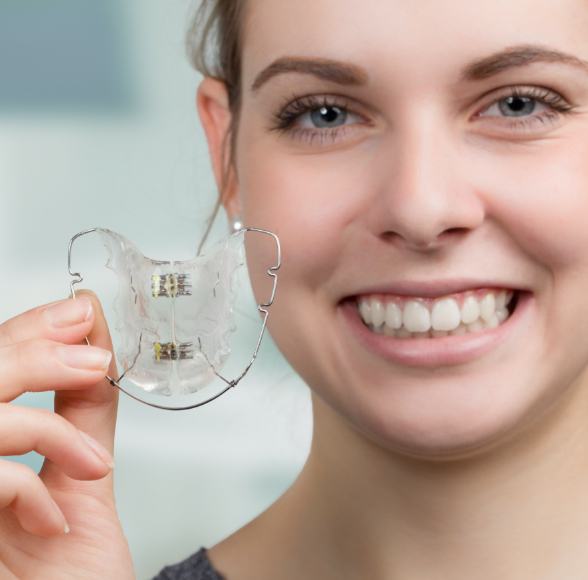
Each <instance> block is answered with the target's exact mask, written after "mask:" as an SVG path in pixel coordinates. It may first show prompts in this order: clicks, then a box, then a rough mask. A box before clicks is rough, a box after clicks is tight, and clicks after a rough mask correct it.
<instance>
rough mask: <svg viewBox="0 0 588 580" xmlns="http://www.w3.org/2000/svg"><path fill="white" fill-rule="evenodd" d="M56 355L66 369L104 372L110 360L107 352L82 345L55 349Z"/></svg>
mask: <svg viewBox="0 0 588 580" xmlns="http://www.w3.org/2000/svg"><path fill="white" fill-rule="evenodd" d="M57 355H58V357H59V358H60V359H61V362H63V363H64V364H66V365H67V366H68V367H71V368H74V369H80V370H92V371H104V370H106V369H107V368H108V366H109V365H110V360H111V359H112V353H111V352H110V351H109V350H104V349H103V348H98V347H97V346H86V345H83V344H79V345H78V344H74V345H70V346H60V347H58V348H57Z"/></svg>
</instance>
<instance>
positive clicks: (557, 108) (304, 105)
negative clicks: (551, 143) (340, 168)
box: [270, 87, 575, 145]
mask: <svg viewBox="0 0 588 580" xmlns="http://www.w3.org/2000/svg"><path fill="white" fill-rule="evenodd" d="M508 98H530V99H532V100H534V101H537V102H538V103H540V104H542V105H546V106H548V107H549V108H550V109H551V110H550V111H545V112H544V113H543V114H542V115H530V116H527V117H521V118H520V119H516V118H512V119H513V120H512V121H510V122H509V123H508V128H509V129H517V130H520V129H526V128H528V127H529V126H530V125H532V124H535V123H536V122H541V123H543V124H544V123H545V122H546V121H555V120H557V119H558V118H559V117H560V116H562V115H567V114H570V113H571V112H572V111H573V110H574V109H575V107H574V106H572V105H570V104H569V103H568V102H567V101H566V100H565V99H564V98H563V97H562V96H561V95H559V94H558V93H556V92H554V91H551V90H549V89H545V88H542V87H513V88H511V89H510V92H509V93H508V94H506V95H503V96H501V97H500V98H497V99H495V100H494V101H493V102H492V103H490V104H489V105H488V106H487V107H485V108H484V109H483V111H481V112H480V113H477V114H476V115H475V116H476V117H478V118H479V117H480V115H481V114H483V113H485V112H486V111H487V110H489V109H490V108H491V107H492V106H493V105H495V104H498V103H500V102H501V101H504V100H505V99H508ZM321 107H327V108H331V107H336V108H337V109H341V110H342V111H344V112H347V113H351V114H354V115H357V116H362V115H359V114H358V113H354V112H353V110H352V108H351V107H350V106H349V104H348V101H347V100H346V99H344V98H341V97H331V96H327V95H321V96H317V95H308V96H303V97H297V98H294V99H293V100H292V101H290V102H289V103H288V104H286V106H284V107H283V108H281V109H280V110H279V111H278V112H277V113H276V114H274V115H273V122H272V126H271V127H270V129H271V130H272V131H277V132H278V133H281V134H286V133H290V134H291V136H292V138H295V139H297V138H298V139H303V140H306V141H308V142H309V143H311V144H312V143H314V141H315V140H317V139H318V140H319V141H320V144H322V145H324V144H325V143H326V142H327V141H330V142H331V143H334V142H336V141H337V140H338V139H340V138H341V137H342V134H345V132H346V131H347V130H348V128H349V125H342V126H339V127H333V128H323V129H319V128H315V129H308V128H301V127H294V123H295V122H296V121H297V120H298V119H299V118H300V117H301V116H302V115H304V114H306V113H309V112H312V111H315V110H317V109H320V108H321ZM497 117H498V118H502V119H508V117H500V116H497ZM490 118H493V117H490Z"/></svg>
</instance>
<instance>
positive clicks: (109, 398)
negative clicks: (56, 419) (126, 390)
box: [44, 290, 118, 471]
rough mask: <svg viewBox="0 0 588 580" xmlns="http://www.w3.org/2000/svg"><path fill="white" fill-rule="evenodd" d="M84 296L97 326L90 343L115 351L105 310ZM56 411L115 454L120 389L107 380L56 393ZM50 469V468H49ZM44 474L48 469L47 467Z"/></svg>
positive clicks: (113, 368)
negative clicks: (92, 309) (89, 303)
mask: <svg viewBox="0 0 588 580" xmlns="http://www.w3.org/2000/svg"><path fill="white" fill-rule="evenodd" d="M81 294H84V295H86V296H88V297H89V298H90V300H91V301H92V306H93V307H94V313H95V323H94V327H93V328H92V331H91V333H90V334H89V335H88V341H89V342H90V344H91V345H92V346H98V347H100V348H104V349H107V350H110V351H111V352H112V341H111V338H110V332H109V331H108V325H107V323H106V319H105V318H104V311H103V310H102V306H101V304H100V301H99V300H98V298H97V296H96V295H95V294H94V293H93V292H90V291H87V290H81V291H78V292H77V295H81ZM108 374H109V376H111V377H116V376H117V368H116V362H115V360H114V357H113V358H112V362H111V363H110V368H109V370H108ZM54 407H55V412H56V413H58V414H59V415H61V416H62V417H64V418H65V419H67V421H69V422H70V423H72V424H73V425H74V426H75V427H77V428H78V429H80V430H81V431H85V432H86V433H87V434H88V435H90V437H92V438H94V439H96V441H98V443H100V444H101V445H102V446H103V447H105V448H106V449H107V451H108V452H109V453H110V454H111V455H112V453H113V450H114V432H115V427H116V414H117V408H118V389H117V388H116V387H113V386H112V385H111V384H110V383H109V382H108V380H107V379H106V378H105V379H103V380H101V381H100V382H99V383H98V384H96V385H94V386H91V387H88V388H83V389H77V390H67V391H66V390H57V391H55V401H54ZM46 467H47V468H50V467H49V466H46ZM44 471H45V468H44Z"/></svg>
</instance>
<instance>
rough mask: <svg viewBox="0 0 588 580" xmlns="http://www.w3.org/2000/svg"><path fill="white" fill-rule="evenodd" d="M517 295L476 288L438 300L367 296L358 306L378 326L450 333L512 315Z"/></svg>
mask: <svg viewBox="0 0 588 580" xmlns="http://www.w3.org/2000/svg"><path fill="white" fill-rule="evenodd" d="M513 295H514V293H513V292H512V291H508V290H500V291H497V290H476V291H473V292H466V293H463V294H460V295H458V296H455V297H451V298H449V297H445V298H440V299H437V300H432V299H423V298H417V299H409V300H407V299H406V298H400V297H392V296H390V297H382V296H364V297H361V298H359V300H358V305H359V312H360V315H361V318H362V319H363V321H364V322H365V323H366V324H369V325H371V326H373V327H375V328H378V327H381V326H383V325H385V326H386V327H388V328H389V329H392V330H399V329H401V328H403V329H405V330H406V331H408V332H419V333H420V332H428V331H429V330H434V331H445V332H449V331H453V330H456V329H457V328H458V327H459V326H460V325H461V324H464V325H468V326H469V325H475V324H476V323H479V322H484V323H486V325H488V324H490V325H492V326H494V325H498V324H499V323H500V322H502V321H504V320H505V319H506V318H507V317H508V311H507V309H506V307H507V305H508V303H509V302H510V301H511V299H512V297H513Z"/></svg>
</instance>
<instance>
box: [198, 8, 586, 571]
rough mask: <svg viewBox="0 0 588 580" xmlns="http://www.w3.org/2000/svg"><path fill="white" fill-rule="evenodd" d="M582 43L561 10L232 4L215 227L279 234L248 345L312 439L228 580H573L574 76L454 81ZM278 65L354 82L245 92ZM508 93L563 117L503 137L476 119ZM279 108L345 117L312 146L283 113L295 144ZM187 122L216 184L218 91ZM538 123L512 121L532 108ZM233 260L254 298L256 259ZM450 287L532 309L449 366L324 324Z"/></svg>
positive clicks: (226, 567)
mask: <svg viewBox="0 0 588 580" xmlns="http://www.w3.org/2000/svg"><path fill="white" fill-rule="evenodd" d="M374 15H377V18H374ZM293 23H294V24H296V25H294V24H293ZM298 24H299V25H298ZM587 29H588V10H587V8H586V5H585V3H584V2H580V1H571V0H564V1H563V2H561V1H558V2H555V1H554V0H544V1H539V2H537V1H531V0H516V1H515V2H512V1H509V2H506V1H502V0H498V1H496V2H486V3H471V2H466V1H464V0H448V1H445V2H433V1H425V2H416V3H415V2H412V3H409V2H399V1H398V2H397V1H391V0H386V1H384V0H366V1H365V2H362V3H361V9H358V7H357V3H356V2H353V1H352V0H336V1H335V0H299V1H297V2H287V1H285V0H284V1H279V2H278V1H276V0H255V1H253V0H252V1H251V2H249V3H248V5H247V11H246V18H245V22H244V40H243V53H242V57H243V98H242V103H241V110H240V115H239V123H238V127H237V141H236V143H237V144H236V157H235V160H234V163H233V164H232V165H231V167H230V172H231V173H230V179H229V185H228V188H227V190H226V195H225V198H224V199H225V208H226V209H227V212H228V214H229V215H230V216H240V217H241V219H242V221H243V222H244V223H245V224H247V225H252V226H255V227H262V228H267V229H270V230H272V231H274V232H276V233H277V234H278V235H279V236H280V239H281V242H282V247H283V267H282V270H281V271H280V281H279V290H278V299H277V302H276V304H275V305H274V307H273V310H272V315H271V317H270V324H269V328H270V331H271V333H272V336H273V337H274V339H275V341H276V343H277V344H278V346H279V348H280V349H281V351H282V352H283V353H284V355H285V356H286V358H287V359H288V360H289V361H290V363H291V364H292V365H293V367H294V368H295V369H296V370H297V372H299V374H300V375H301V377H302V378H303V379H304V380H305V381H306V382H307V383H308V385H309V386H310V387H311V389H312V399H313V409H314V411H313V412H314V434H313V442H312V448H311V453H310V456H309V459H308V461H307V463H306V465H305V466H304V469H303V471H302V473H301V475H300V476H299V478H298V479H297V480H296V482H295V483H294V484H293V485H292V487H291V488H290V489H289V490H288V491H287V492H286V493H285V494H284V496H282V498H280V500H278V501H277V502H276V503H275V504H274V505H272V506H271V507H270V508H269V509H268V510H267V511H266V512H264V513H263V514H262V515H261V516H259V517H258V518H256V519H255V520H254V521H253V522H251V523H250V524H249V525H247V526H245V527H244V528H243V529H241V530H239V531H238V532H236V533H235V534H234V535H232V536H231V537H229V538H228V539H226V540H225V541H223V542H221V543H220V544H218V545H216V546H214V547H213V548H212V549H211V550H210V557H211V560H212V561H213V563H214V564H215V566H216V567H217V568H218V569H219V570H220V571H221V572H222V573H224V574H225V575H226V576H227V577H228V578H231V579H232V578H235V579H239V580H248V579H253V578H257V579H259V578H273V579H275V578H280V579H284V580H285V579H292V580H293V579H295V578H296V579H299V578H309V579H315V578H316V579H317V580H318V578H321V579H331V578H332V579H333V580H334V579H338V580H341V579H347V578H349V579H352V578H354V579H355V578H370V579H374V580H379V579H382V580H384V579H386V580H389V579H394V580H397V579H398V580H404V579H410V580H431V579H446V578H451V579H452V580H466V579H471V578H476V579H480V580H486V579H487V580H490V579H496V578H501V579H513V580H514V579H520V578H538V579H539V578H540V579H545V580H548V579H549V580H551V579H553V580H555V579H561V578H566V580H568V579H569V580H575V579H578V580H579V579H581V578H586V577H588V560H587V559H586V551H585V538H586V537H587V534H588V499H587V496H586V489H587V488H588V448H587V444H588V432H587V430H588V421H587V420H586V416H587V414H586V411H587V410H588V393H587V391H586V389H587V387H588V385H587V384H586V381H587V378H586V365H587V362H588V341H585V340H584V339H583V338H584V337H583V331H582V329H583V328H585V327H586V323H588V303H587V302H586V300H585V295H586V294H585V292H586V291H585V289H586V287H588V255H587V254H586V248H587V247H588V229H587V228H586V227H585V217H584V216H585V215H587V213H588V196H587V195H586V191H587V190H588V166H587V165H586V161H585V160H586V159H587V158H588V139H586V136H587V135H588V114H587V113H588V73H586V72H585V71H580V69H579V68H575V67H572V66H569V65H563V64H556V63H549V64H545V63H543V64H533V65H530V66H527V67H518V68H515V69H510V70H505V71H503V72H501V73H500V74H498V75H496V76H492V77H491V78H487V79H485V80H481V81H475V82H473V81H471V82H464V81H460V80H459V72H460V70H461V69H462V68H463V67H464V66H466V65H467V64H469V63H470V62H472V61H473V60H477V59H480V58H483V57H486V56H488V55H490V54H492V53H495V52H497V51H500V50H503V49H505V48H507V47H511V46H514V45H520V44H541V45H543V46H548V47H551V48H554V49H557V50H560V51H564V52H566V53H570V54H572V55H575V56H577V57H579V58H583V59H587V58H588V40H586V34H585V31H586V30H587ZM253 31H254V33H253ZM287 55H288V56H299V57H320V58H330V59H337V60H339V61H345V62H347V63H352V64H354V65H358V66H360V67H362V68H363V69H364V70H365V71H366V72H367V75H368V77H369V81H368V84H367V85H365V86H340V85H338V84H335V83H334V82H332V81H326V80H322V79H317V78H315V77H314V76H312V75H309V74H301V73H288V74H282V75H280V76H278V77H275V78H273V79H272V80H270V81H268V82H267V84H265V85H264V86H263V87H262V88H260V90H259V91H257V92H254V91H252V90H250V87H251V84H252V83H253V81H254V79H255V78H256V76H257V75H258V73H259V72H260V71H261V70H263V69H264V68H265V67H266V66H268V65H269V64H270V63H271V62H272V61H274V60H275V59H276V58H278V57H282V56H287ZM521 86H524V87H545V88H547V89H549V91H550V92H552V93H553V92H555V93H557V94H558V95H560V96H561V97H563V98H564V99H565V101H566V102H567V103H569V104H571V105H573V112H572V113H568V114H566V115H564V114H562V113H559V114H558V115H556V118H555V119H554V120H552V121H551V122H540V121H539V122H535V123H529V124H528V125H527V126H526V128H523V129H522V128H521V127H520V125H519V126H514V125H512V124H511V123H512V120H513V119H512V118H509V117H507V116H505V115H506V113H504V112H501V111H500V110H499V108H498V105H497V103H498V102H499V101H501V100H503V99H504V98H505V97H507V96H509V95H510V92H509V89H511V88H512V87H521ZM300 95H319V96H320V95H331V96H332V95H338V96H339V97H344V98H345V101H346V103H347V105H348V111H349V116H348V117H347V120H346V124H345V127H344V129H345V130H344V131H342V132H341V133H339V135H338V136H336V137H333V135H332V131H331V137H330V138H326V139H324V140H322V141H321V138H320V137H317V136H316V134H318V133H319V132H320V131H323V134H324V132H325V131H326V130H325V129H321V128H317V127H316V125H314V126H313V124H312V121H311V118H310V114H304V113H303V114H302V116H301V117H299V118H298V119H297V120H296V127H298V128H300V127H305V128H307V129H310V130H312V131H314V134H315V137H314V140H312V141H309V140H308V139H307V140H305V139H304V138H303V137H301V133H300V132H297V133H292V132H290V133H278V132H276V131H272V130H270V127H271V126H272V120H273V115H275V114H276V112H277V111H279V110H280V109H281V108H282V107H283V106H284V105H285V103H288V102H290V101H292V100H293V97H295V96H300ZM197 102H198V110H199V113H200V117H201V120H202V123H203V126H204V128H205V131H206V135H207V138H208V141H209V146H210V153H211V158H212V163H213V167H214V170H215V175H216V178H217V182H218V183H219V185H220V183H221V174H222V169H223V164H222V161H221V160H222V153H223V137H224V136H225V135H226V132H227V130H228V128H229V126H230V121H231V111H230V109H229V107H228V103H227V95H226V90H225V87H224V85H223V84H222V83H220V82H219V81H217V80H214V79H212V78H206V79H205V80H204V81H203V82H202V84H201V86H200V88H199V91H198V99H197ZM536 104H537V109H536V110H535V112H532V113H529V114H528V115H527V117H533V116H535V117H540V116H543V115H545V113H546V111H548V110H550V107H549V106H548V105H543V106H542V105H540V104H539V102H536ZM315 110H316V109H315ZM301 233H302V234H303V235H301ZM247 250H248V263H249V266H250V269H251V275H252V283H253V287H254V292H255V293H256V296H257V297H258V298H259V299H262V298H263V296H264V295H265V294H264V293H266V292H267V282H266V280H265V278H264V276H263V267H262V265H265V264H270V263H272V257H271V248H270V247H269V245H266V244H264V242H263V241H259V240H256V239H253V238H249V239H248V248H247ZM462 277H470V278H475V279H484V280H490V281H493V282H495V285H497V286H508V287H515V288H524V289H526V290H528V291H530V292H532V294H533V296H532V303H531V308H530V314H529V316H527V317H525V319H524V321H523V322H522V323H521V324H520V325H519V326H518V327H517V328H516V329H515V331H514V332H513V333H512V335H511V336H510V338H509V339H508V340H507V341H505V342H504V343H502V344H500V345H499V346H498V347H496V348H495V349H493V350H492V351H490V352H489V353H487V354H485V355H483V356H481V357H479V358H477V359H476V360H473V361H470V362H468V363H463V364H460V365H446V366H441V367H439V368H435V369H431V368H422V367H420V368H419V367H409V366H406V365H402V364H399V363H393V362H390V361H389V360H386V359H384V358H382V357H380V356H378V355H376V354H374V353H373V352H371V351H368V350H367V349H366V348H364V347H363V346H362V345H361V344H360V343H359V342H358V340H357V338H356V337H355V335H354V333H353V332H352V331H351V330H350V328H349V326H348V325H347V324H346V323H345V321H344V319H343V317H342V315H341V309H340V301H341V299H343V298H344V297H347V296H350V295H356V294H358V293H361V292H362V290H363V289H365V288H367V287H369V286H373V285H376V284H390V283H394V282H396V281H399V280H416V281H424V280H440V279H445V278H462ZM293 313H295V315H293Z"/></svg>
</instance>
